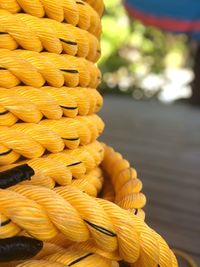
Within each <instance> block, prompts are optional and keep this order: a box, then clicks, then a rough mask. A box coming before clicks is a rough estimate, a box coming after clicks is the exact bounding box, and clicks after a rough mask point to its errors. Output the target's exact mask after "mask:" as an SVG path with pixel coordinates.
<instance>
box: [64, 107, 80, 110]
mask: <svg viewBox="0 0 200 267" xmlns="http://www.w3.org/2000/svg"><path fill="white" fill-rule="evenodd" d="M60 107H61V108H64V109H70V110H75V109H77V108H78V107H65V106H60Z"/></svg>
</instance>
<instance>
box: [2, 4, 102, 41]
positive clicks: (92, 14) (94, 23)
mask: <svg viewBox="0 0 200 267" xmlns="http://www.w3.org/2000/svg"><path fill="white" fill-rule="evenodd" d="M97 2H100V1H97ZM96 7H97V8H99V9H102V8H103V7H102V3H97V5H96ZM0 8H2V9H4V10H7V11H9V12H11V13H13V14H15V13H19V12H20V11H22V10H23V11H25V13H27V14H30V15H32V16H35V17H38V18H42V17H45V16H46V17H49V18H51V19H53V20H56V21H59V22H62V21H66V22H67V23H69V24H71V25H73V26H78V27H80V28H82V29H84V30H88V31H89V32H91V33H92V34H94V35H96V36H99V34H100V32H101V23H100V17H99V15H98V14H97V12H96V11H95V9H93V8H92V7H91V6H90V5H89V4H87V3H86V2H83V1H81V0H80V1H74V0H35V1H34V5H33V3H32V2H31V1H29V0H1V3H0ZM100 12H102V10H100Z"/></svg>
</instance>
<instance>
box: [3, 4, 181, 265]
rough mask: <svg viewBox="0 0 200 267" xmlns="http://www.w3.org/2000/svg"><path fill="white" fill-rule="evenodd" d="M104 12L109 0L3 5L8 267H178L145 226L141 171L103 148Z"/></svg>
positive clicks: (5, 249) (5, 248)
mask: <svg viewBox="0 0 200 267" xmlns="http://www.w3.org/2000/svg"><path fill="white" fill-rule="evenodd" d="M103 9H104V5H103V1H102V0H95V1H94V0H87V1H82V0H80V1H75V0H34V1H33V0H32V1H31V0H1V1H0V219H1V225H0V261H1V262H5V261H7V262H8V263H3V266H6V267H11V266H13V267H16V266H19V267H20V266H21V267H23V266H24V267H26V266H55V267H56V266H75V267H78V266H80V267H84V266H87V267H90V266H91V267H93V266H99V267H104V266H105V267H118V266H119V264H118V262H117V261H120V260H125V261H127V262H129V263H130V264H132V265H131V266H134V267H137V266H138V267H139V266H140V267H158V266H160V267H170V266H171V267H174V266H178V264H177V261H176V258H175V256H174V254H173V252H172V251H171V250H170V249H169V247H168V245H167V244H166V242H165V241H164V240H163V239H162V238H161V237H160V236H159V235H158V234H157V233H156V232H154V231H153V230H152V229H150V228H149V227H148V226H147V225H146V224H145V222H144V217H145V215H144V212H143V210H142V209H143V207H144V205H145V203H146V197H145V196H144V194H143V193H142V192H141V190H142V182H141V181H140V180H139V179H138V178H137V173H136V171H135V169H133V168H131V167H130V165H129V163H128V162H127V161H126V160H125V159H123V158H122V156H121V155H120V154H119V153H116V152H115V151H114V150H112V149H111V148H109V147H107V146H105V145H104V144H102V143H99V142H98V141H97V138H98V137H99V136H100V135H101V133H102V131H103V129H104V123H103V121H102V120H101V119H100V117H99V116H98V115H96V113H97V112H98V111H99V110H100V108H101V106H102V104H103V100H102V97H101V96H100V94H99V93H98V92H97V91H96V88H97V86H98V84H99V83H100V81H101V73H100V70H99V69H98V67H97V66H96V64H95V63H96V61H97V60H98V58H99V57H100V54H101V49H100V40H99V37H100V33H101V18H100V17H101V15H102V13H103ZM104 181H105V183H104ZM103 187H104V188H103ZM102 188H103V190H102ZM109 190H110V191H111V195H109V194H108V193H109ZM98 196H101V197H102V198H97V197H98ZM108 198H110V200H111V201H113V202H114V203H112V202H111V201H107V200H106V199H108ZM28 258H31V259H30V260H28V261H26V260H25V259H28ZM20 260H21V261H20Z"/></svg>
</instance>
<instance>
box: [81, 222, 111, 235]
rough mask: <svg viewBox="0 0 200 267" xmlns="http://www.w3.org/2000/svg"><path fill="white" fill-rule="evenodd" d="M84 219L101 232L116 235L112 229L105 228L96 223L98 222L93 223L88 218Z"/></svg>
mask: <svg viewBox="0 0 200 267" xmlns="http://www.w3.org/2000/svg"><path fill="white" fill-rule="evenodd" d="M84 221H85V222H86V223H87V224H89V225H90V226H91V227H93V228H94V229H95V230H97V231H99V232H101V233H102V234H105V235H107V236H112V237H114V236H116V234H115V233H113V232H112V231H110V230H107V229H105V228H103V227H101V226H99V225H96V224H94V223H91V222H89V221H87V220H84Z"/></svg>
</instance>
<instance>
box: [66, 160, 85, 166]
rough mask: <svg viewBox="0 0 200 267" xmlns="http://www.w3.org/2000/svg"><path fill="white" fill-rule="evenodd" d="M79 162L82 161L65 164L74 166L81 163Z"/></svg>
mask: <svg viewBox="0 0 200 267" xmlns="http://www.w3.org/2000/svg"><path fill="white" fill-rule="evenodd" d="M81 163H82V161H78V162H74V163H72V164H69V165H67V167H72V166H76V165H79V164H81Z"/></svg>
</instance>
